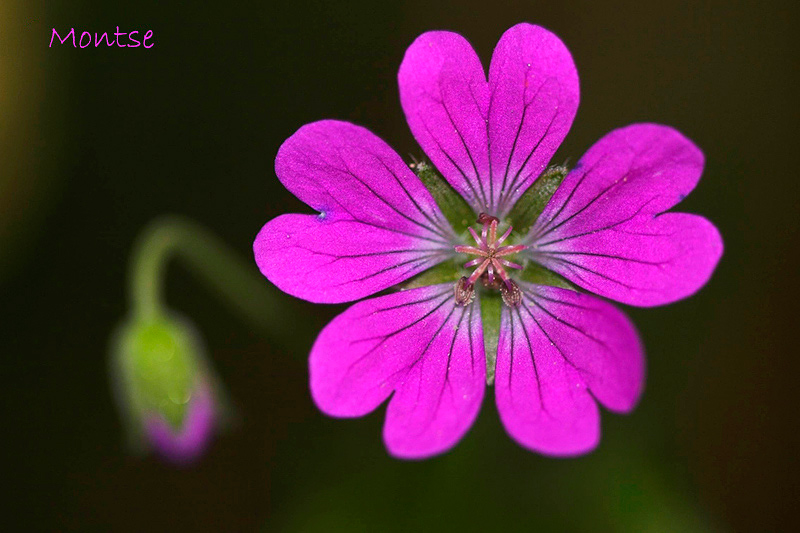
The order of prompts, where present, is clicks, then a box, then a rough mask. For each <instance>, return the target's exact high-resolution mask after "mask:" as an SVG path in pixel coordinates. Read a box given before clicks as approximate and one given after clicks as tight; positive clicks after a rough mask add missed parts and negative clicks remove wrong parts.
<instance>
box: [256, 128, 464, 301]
mask: <svg viewBox="0 0 800 533" xmlns="http://www.w3.org/2000/svg"><path fill="white" fill-rule="evenodd" d="M275 171H276V173H277V174H278V178H279V179H280V180H281V183H283V184H284V186H286V188H287V189H289V190H290V191H291V192H292V193H294V195H295V196H297V197H298V198H299V199H300V200H302V201H303V202H305V203H306V204H308V205H309V206H311V207H312V208H314V209H316V210H317V211H319V212H320V214H319V215H297V214H294V215H292V214H290V215H283V216H280V217H278V218H276V219H274V220H272V221H270V222H269V223H267V224H266V225H265V226H264V227H263V228H262V229H261V231H260V232H259V234H258V236H257V237H256V240H255V243H254V245H253V250H254V252H255V258H256V262H257V263H258V266H259V268H260V269H261V272H262V273H263V274H264V275H265V276H266V277H267V278H268V279H269V280H270V281H271V282H272V283H274V284H275V285H277V286H278V287H279V288H280V289H281V290H283V291H285V292H288V293H289V294H292V295H294V296H297V297H300V298H304V299H306V300H311V301H313V302H320V303H338V302H345V301H350V300H356V299H358V298H362V297H364V296H367V295H370V294H374V293H375V292H378V291H380V290H383V289H385V288H387V287H390V286H392V285H394V284H396V283H399V282H401V281H404V280H406V279H408V278H410V277H411V276H413V275H415V274H418V273H419V272H422V271H424V270H426V269H428V268H430V267H431V266H434V265H436V264H437V263H439V262H440V261H442V260H443V259H445V258H447V257H450V256H452V254H453V250H452V246H453V243H452V239H453V236H452V235H453V232H452V229H451V228H450V225H449V224H448V222H447V221H446V219H445V217H444V215H443V214H442V213H441V211H440V210H439V207H438V206H437V205H436V202H435V201H434V199H433V197H432V196H431V195H430V193H429V192H428V190H427V189H426V188H425V187H424V186H423V185H422V182H420V181H419V179H418V178H417V177H416V176H415V175H414V173H413V172H412V171H411V170H410V169H409V168H408V166H407V165H406V164H405V163H404V162H403V161H402V159H400V157H399V156H398V155H397V154H396V153H395V152H394V151H393V150H392V149H391V148H389V146H387V145H386V143H384V142H383V141H382V140H381V139H379V138H378V137H376V136H375V135H373V134H372V133H370V132H369V131H368V130H366V129H364V128H362V127H359V126H355V125H353V124H349V123H346V122H337V121H333V120H325V121H321V122H315V123H312V124H308V125H306V126H303V127H302V128H300V129H299V130H298V131H297V132H296V133H295V134H294V135H292V136H291V137H290V138H289V139H287V140H286V142H284V143H283V146H281V148H280V150H279V151H278V156H277V158H276V160H275Z"/></svg>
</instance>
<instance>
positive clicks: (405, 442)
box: [309, 285, 486, 458]
mask: <svg viewBox="0 0 800 533" xmlns="http://www.w3.org/2000/svg"><path fill="white" fill-rule="evenodd" d="M485 365H486V362H485V358H484V349H483V333H482V330H481V322H480V308H479V307H478V306H477V302H475V303H473V304H472V305H469V306H467V307H460V306H457V305H455V300H454V298H453V288H452V286H451V285H434V286H429V287H422V288H418V289H412V290H408V291H402V292H398V293H394V294H390V295H387V296H381V297H378V298H374V299H371V300H366V301H364V302H359V303H357V304H355V305H354V306H352V307H351V308H350V309H348V310H347V311H345V312H344V313H342V314H341V315H339V316H338V317H336V318H335V319H334V320H333V321H332V322H331V323H330V324H329V325H328V326H327V327H326V328H325V329H324V330H323V331H322V333H320V336H319V338H318V339H317V341H316V343H315V344H314V347H313V348H312V350H311V356H310V361H309V367H310V377H311V394H312V396H313V398H314V401H315V402H316V404H317V406H318V407H319V408H320V410H322V411H323V412H324V413H326V414H328V415H331V416H338V417H355V416H362V415H364V414H366V413H369V412H370V411H372V410H374V409H375V408H376V407H377V406H378V405H380V404H381V402H383V401H384V400H386V398H388V397H389V395H390V394H392V392H394V393H395V394H394V396H393V397H392V399H391V401H390V402H389V407H388V409H387V412H386V423H385V425H384V440H385V442H386V446H387V448H388V449H389V451H390V452H391V453H392V454H393V455H395V456H397V457H404V458H422V457H428V456H431V455H435V454H438V453H442V452H444V451H446V450H448V449H449V448H451V447H452V446H453V445H455V444H456V443H457V442H458V440H459V439H461V437H462V436H463V435H464V434H465V433H466V431H467V430H468V429H469V427H470V426H471V425H472V422H473V421H474V420H475V417H476V416H477V413H478V410H479V408H480V404H481V401H482V399H483V389H484V386H485V385H484V380H485V372H486V368H485Z"/></svg>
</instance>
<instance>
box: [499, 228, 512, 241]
mask: <svg viewBox="0 0 800 533" xmlns="http://www.w3.org/2000/svg"><path fill="white" fill-rule="evenodd" d="M512 229H514V227H513V226H509V227H508V229H507V230H506V232H505V233H503V235H502V236H501V237H500V238H499V239H497V244H502V243H503V241H504V240H506V239H508V236H509V235H511V230H512Z"/></svg>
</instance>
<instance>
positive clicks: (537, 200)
mask: <svg viewBox="0 0 800 533" xmlns="http://www.w3.org/2000/svg"><path fill="white" fill-rule="evenodd" d="M568 172H569V169H568V168H567V167H566V166H553V167H550V168H548V169H547V170H545V171H544V172H543V173H542V175H541V176H539V177H538V178H536V181H534V182H533V185H531V186H530V188H529V189H528V190H527V191H525V193H524V194H523V195H522V196H521V197H520V199H519V200H517V203H516V204H515V205H514V208H513V209H511V212H510V213H509V215H508V219H509V222H510V223H511V225H512V226H514V233H516V234H518V235H527V233H528V232H529V231H530V229H531V228H532V227H533V225H534V223H535V222H536V219H537V218H539V215H541V214H542V211H544V208H545V206H547V203H548V202H549V201H550V198H552V197H553V194H555V192H556V189H558V186H559V185H561V182H562V181H564V177H565V176H566V175H567V173H568Z"/></svg>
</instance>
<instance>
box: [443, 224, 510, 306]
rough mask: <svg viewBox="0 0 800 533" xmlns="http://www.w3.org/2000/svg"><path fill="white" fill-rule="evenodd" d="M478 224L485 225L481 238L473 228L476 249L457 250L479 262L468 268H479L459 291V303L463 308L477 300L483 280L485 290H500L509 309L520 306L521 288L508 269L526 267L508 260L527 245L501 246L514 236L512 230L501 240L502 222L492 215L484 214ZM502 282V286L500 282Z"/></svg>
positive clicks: (457, 300) (471, 263) (463, 280)
mask: <svg viewBox="0 0 800 533" xmlns="http://www.w3.org/2000/svg"><path fill="white" fill-rule="evenodd" d="M478 223H479V224H483V229H482V230H481V234H480V235H478V233H477V232H476V231H475V230H474V229H472V228H469V232H470V234H471V235H472V238H473V239H475V244H476V246H469V245H462V246H456V247H455V250H456V251H457V252H459V253H462V254H469V255H476V256H478V257H476V258H475V259H472V260H470V261H469V262H467V263H466V264H465V265H464V267H465V268H473V267H477V268H475V270H474V271H473V272H472V274H471V275H470V276H469V277H466V276H464V277H462V278H461V279H460V280H459V281H458V282H457V283H456V287H455V296H456V302H457V303H458V304H459V305H467V304H468V303H469V302H471V301H472V298H474V290H475V288H474V285H475V283H476V282H477V281H478V279H481V280H482V281H483V284H484V286H486V287H491V288H499V289H500V292H501V294H502V296H503V301H504V302H506V304H507V305H510V306H516V305H519V300H520V298H519V287H517V284H516V283H514V281H513V280H512V279H511V278H509V276H508V272H506V268H515V269H522V265H518V264H517V263H513V262H511V261H509V260H508V259H505V258H504V256H507V255H511V254H515V253H518V252H521V251H522V250H524V249H525V248H526V246H525V245H522V244H517V245H514V246H500V245H501V244H502V243H503V242H504V241H505V240H506V239H507V238H508V237H509V235H511V230H512V227H511V226H509V227H508V229H507V230H506V231H505V232H504V233H503V234H502V235H501V236H500V237H499V238H498V237H497V226H498V224H499V223H500V221H499V220H498V219H497V218H496V217H493V216H491V215H487V214H486V213H481V214H480V216H479V217H478ZM497 278H499V282H500V283H498V279H497Z"/></svg>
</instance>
